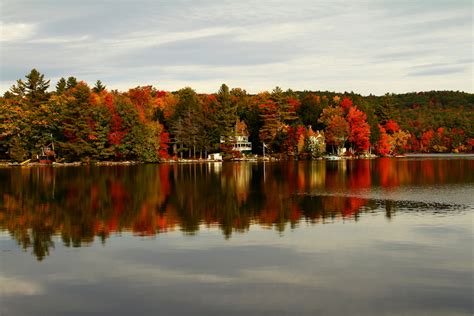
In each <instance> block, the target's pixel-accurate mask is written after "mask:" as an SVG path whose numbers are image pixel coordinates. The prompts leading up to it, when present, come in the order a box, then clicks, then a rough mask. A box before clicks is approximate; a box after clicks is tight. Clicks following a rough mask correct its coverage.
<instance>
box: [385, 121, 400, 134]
mask: <svg viewBox="0 0 474 316" xmlns="http://www.w3.org/2000/svg"><path fill="white" fill-rule="evenodd" d="M384 128H385V131H386V132H387V134H393V133H395V132H398V131H399V130H400V126H398V124H397V122H395V121H394V120H388V121H387V122H386V123H385V125H384Z"/></svg>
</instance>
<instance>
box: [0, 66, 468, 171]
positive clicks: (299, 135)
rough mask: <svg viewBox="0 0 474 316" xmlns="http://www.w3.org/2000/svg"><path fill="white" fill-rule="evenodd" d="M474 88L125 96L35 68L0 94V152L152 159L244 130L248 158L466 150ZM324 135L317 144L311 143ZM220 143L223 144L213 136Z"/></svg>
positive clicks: (201, 152)
mask: <svg viewBox="0 0 474 316" xmlns="http://www.w3.org/2000/svg"><path fill="white" fill-rule="evenodd" d="M473 121H474V94H471V93H466V92H459V91H429V92H412V93H405V94H386V95H383V96H374V95H369V96H362V95H360V94H357V93H354V92H344V93H336V92H329V91H293V90H290V89H288V90H286V91H284V90H283V89H281V88H280V87H276V88H274V89H273V90H272V91H271V92H269V91H263V92H260V93H258V94H249V93H247V92H246V91H245V90H244V89H242V88H232V89H231V88H229V87H228V86H227V85H225V84H222V85H221V87H220V88H219V89H218V91H217V92H216V93H211V94H202V93H197V92H196V91H194V90H193V89H192V88H190V87H185V88H182V89H180V90H178V91H173V92H169V91H162V90H159V89H157V88H155V87H153V86H139V87H135V88H131V89H129V90H128V91H126V92H121V91H117V90H108V89H107V88H106V86H105V85H104V84H103V83H102V82H101V81H100V80H98V81H97V82H96V83H95V85H94V86H93V87H90V86H89V85H88V84H87V83H85V82H83V81H79V80H78V79H77V78H75V77H69V78H67V79H66V78H61V79H60V80H59V81H58V82H57V83H56V85H55V86H52V85H51V82H50V80H46V79H45V78H44V75H43V74H41V73H40V72H39V71H37V70H36V69H33V70H31V72H30V73H29V74H27V75H26V76H25V79H18V80H17V81H16V83H15V84H14V85H13V86H12V87H11V88H10V90H9V91H7V92H5V93H4V95H3V97H1V98H0V156H1V157H0V158H1V159H9V160H12V161H17V162H21V161H24V160H26V159H29V158H32V157H35V156H36V155H38V153H39V152H40V151H41V149H42V148H45V147H47V146H48V145H50V144H51V143H52V142H54V146H55V147H54V150H55V152H56V154H57V156H58V157H59V158H60V160H61V161H65V162H71V161H82V162H94V161H123V160H133V161H141V162H159V161H162V160H166V159H177V158H205V157H207V154H208V153H213V152H223V153H224V154H225V155H226V156H228V157H232V156H237V155H239V153H238V152H233V151H232V146H231V144H228V143H227V142H231V140H232V137H233V136H234V135H236V134H237V133H238V134H240V135H246V136H248V138H249V141H250V142H251V143H252V151H253V153H254V154H259V155H261V154H262V149H263V148H262V147H263V144H265V151H266V152H267V153H268V154H269V155H273V156H276V157H279V158H285V159H296V158H299V159H312V158H317V157H320V156H322V155H325V154H327V153H338V152H341V149H344V148H345V149H347V151H346V152H347V154H348V155H353V156H359V155H365V154H367V153H368V152H371V153H375V154H377V155H380V156H391V155H397V154H403V153H406V152H422V153H423V152H425V153H428V152H429V153H443V152H453V153H461V152H472V151H473V146H474V131H473V128H472V122H473ZM316 134H317V135H324V139H325V146H319V145H318V144H315V143H314V139H315V138H314V135H316ZM222 137H223V139H225V141H224V143H221V141H220V140H221V138H222Z"/></svg>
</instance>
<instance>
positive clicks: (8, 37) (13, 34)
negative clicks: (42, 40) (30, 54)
mask: <svg viewBox="0 0 474 316" xmlns="http://www.w3.org/2000/svg"><path fill="white" fill-rule="evenodd" d="M34 32H35V26H34V25H33V24H27V23H4V22H2V21H0V41H2V42H17V41H20V40H23V39H25V38H29V37H31V36H32V35H33V34H34Z"/></svg>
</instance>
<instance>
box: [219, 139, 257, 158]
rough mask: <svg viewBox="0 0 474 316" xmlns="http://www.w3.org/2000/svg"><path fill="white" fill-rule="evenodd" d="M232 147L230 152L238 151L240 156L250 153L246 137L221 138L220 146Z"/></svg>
mask: <svg viewBox="0 0 474 316" xmlns="http://www.w3.org/2000/svg"><path fill="white" fill-rule="evenodd" d="M224 143H227V144H230V145H232V151H238V152H240V153H242V154H251V153H252V143H251V142H249V137H248V136H246V135H234V136H227V137H225V136H221V144H224Z"/></svg>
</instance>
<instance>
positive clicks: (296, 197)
mask: <svg viewBox="0 0 474 316" xmlns="http://www.w3.org/2000/svg"><path fill="white" fill-rule="evenodd" d="M472 167H473V161H472V160H408V159H405V160H397V159H388V158H382V159H377V160H358V161H335V162H325V161H315V162H299V163H296V162H295V163H294V162H289V163H286V162H285V163H271V164H268V163H267V164H266V165H265V168H264V167H263V165H262V164H257V163H224V164H215V163H210V164H207V163H203V164H163V165H140V166H127V167H92V166H90V167H78V168H16V169H0V175H1V178H2V181H1V183H0V188H1V192H2V193H1V196H0V229H2V230H6V231H8V232H9V233H10V234H11V236H12V238H13V239H15V240H16V241H17V242H18V243H19V244H20V245H21V247H23V249H25V250H27V249H29V248H31V249H32V251H33V254H34V255H35V256H36V258H37V259H38V260H42V259H44V257H45V256H47V255H48V254H49V252H50V249H51V248H53V247H54V242H53V237H54V236H60V237H61V239H62V242H63V243H64V245H66V246H72V247H80V246H83V245H87V244H89V243H91V242H92V241H93V240H94V238H96V237H97V238H100V240H101V241H102V242H105V241H106V240H107V238H108V237H109V236H110V234H111V233H115V232H133V233H134V234H136V235H138V236H154V235H157V234H160V233H165V232H169V231H174V230H181V231H183V232H184V233H186V234H194V233H196V232H197V231H199V229H200V228H201V227H203V226H204V227H211V226H216V227H219V228H220V229H221V230H222V233H223V234H224V236H225V238H230V237H231V235H232V233H233V232H245V231H246V230H248V229H249V228H250V226H251V225H260V226H261V227H265V228H274V229H276V230H277V231H279V232H283V231H284V230H285V229H287V228H288V226H289V227H291V228H295V227H297V226H298V224H299V223H301V222H302V221H305V222H307V223H313V224H316V223H327V222H331V221H334V220H338V219H344V220H358V219H359V217H360V216H361V214H362V213H365V212H374V210H376V209H382V210H384V211H385V214H386V217H387V218H391V217H392V216H393V214H394V212H396V209H397V205H398V204H399V203H398V202H396V201H383V200H377V199H370V198H366V197H364V196H360V194H359V193H360V192H365V193H367V192H370V191H371V190H373V189H374V188H378V189H380V188H381V189H388V190H394V189H396V188H398V187H400V186H407V185H435V184H441V183H449V182H452V183H456V182H457V181H458V180H460V179H465V177H466V174H465V170H472V169H473V168H472ZM448 171H449V172H448ZM264 172H265V174H264ZM463 181H465V180H463Z"/></svg>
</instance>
